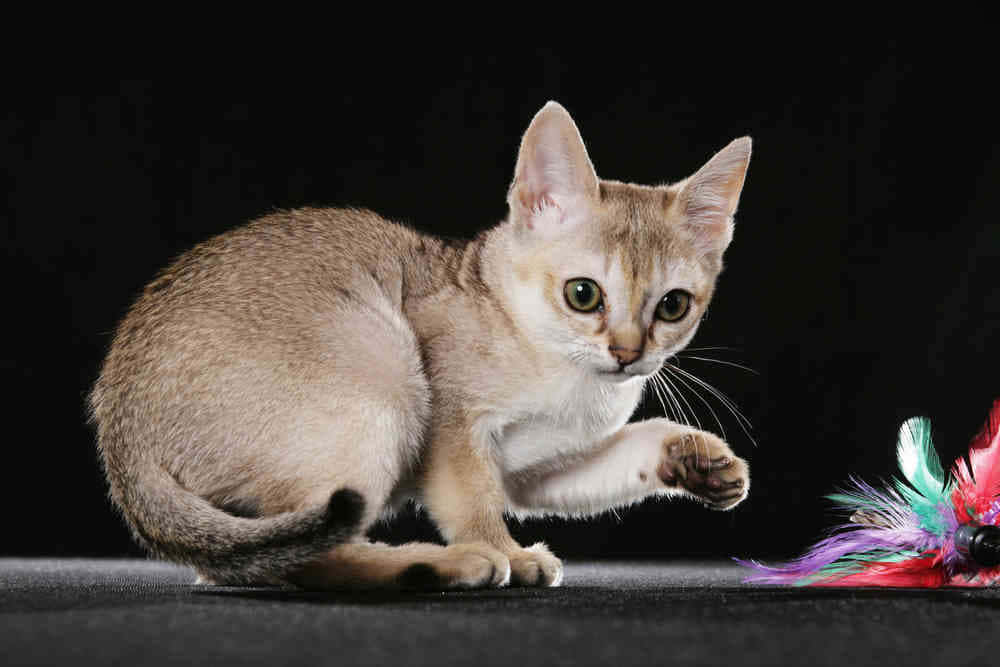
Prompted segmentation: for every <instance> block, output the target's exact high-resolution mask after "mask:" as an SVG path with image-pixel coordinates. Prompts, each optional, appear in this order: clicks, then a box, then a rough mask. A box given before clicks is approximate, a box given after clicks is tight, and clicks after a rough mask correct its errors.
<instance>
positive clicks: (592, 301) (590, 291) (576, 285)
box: [563, 278, 603, 313]
mask: <svg viewBox="0 0 1000 667" xmlns="http://www.w3.org/2000/svg"><path fill="white" fill-rule="evenodd" d="M563 294H565V295H566V303H568V304H569V305H570V308H572V309H573V310H579V311H580V312H581V313H589V312H592V311H595V310H597V309H598V308H600V307H601V305H602V303H603V302H602V300H601V288H600V287H598V285H597V283H595V282H594V281H593V280H591V279H589V278H574V279H573V280H567V281H566V287H564V288H563Z"/></svg>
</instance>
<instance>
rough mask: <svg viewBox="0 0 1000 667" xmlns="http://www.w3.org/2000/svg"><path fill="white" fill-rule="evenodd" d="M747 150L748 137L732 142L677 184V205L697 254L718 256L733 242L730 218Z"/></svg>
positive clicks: (743, 172)
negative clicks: (698, 251) (716, 254)
mask: <svg viewBox="0 0 1000 667" xmlns="http://www.w3.org/2000/svg"><path fill="white" fill-rule="evenodd" d="M750 148H751V141H750V137H741V138H739V139H734V140H733V141H732V142H730V144H729V145H728V146H726V147H725V148H723V149H722V150H721V151H719V152H718V153H716V154H715V155H714V156H713V157H712V159H711V160H709V161H708V162H707V163H705V166H703V167H702V168H701V169H699V170H698V171H697V172H695V174H694V175H693V176H691V177H690V178H688V179H686V180H685V181H684V182H682V183H681V184H680V188H681V189H680V195H679V196H678V197H677V202H678V205H679V206H680V207H681V213H682V214H683V216H684V219H685V224H686V225H687V227H688V230H689V232H690V233H691V235H692V237H693V239H694V242H695V246H696V247H697V248H698V249H699V250H700V251H701V252H704V253H706V254H707V253H721V252H722V251H723V250H725V249H726V247H727V246H728V245H729V242H730V241H731V240H732V239H733V215H734V214H735V213H736V206H737V205H738V204H739V201H740V192H742V190H743V181H744V179H745V178H746V173H747V166H748V165H749V164H750Z"/></svg>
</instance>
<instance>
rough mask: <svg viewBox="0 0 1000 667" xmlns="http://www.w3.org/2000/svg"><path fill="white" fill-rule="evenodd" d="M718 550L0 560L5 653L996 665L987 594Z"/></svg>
mask: <svg viewBox="0 0 1000 667" xmlns="http://www.w3.org/2000/svg"><path fill="white" fill-rule="evenodd" d="M741 574H742V573H741V571H740V569H739V568H737V567H736V566H735V565H732V564H729V563H678V562H663V563H607V562H602V563H595V562H590V563H572V562H571V563H568V564H567V571H566V579H565V584H564V587H562V588H559V589H546V590H529V589H510V590H500V591H483V592H474V591H470V592H461V593H445V594H417V595H393V596H384V595H383V596H379V595H344V594H336V595H335V594H318V593H304V592H295V591H281V590H273V589H242V590H241V589H233V588H221V587H197V586H193V585H191V581H192V579H193V575H192V573H191V572H190V571H189V570H186V569H183V568H178V567H174V566H171V565H166V564H162V563H155V562H148V561H136V560H132V561H129V560H42V559H37V560H14V559H0V591H2V592H0V647H2V649H3V654H4V663H5V664H10V665H33V664H79V663H81V662H95V663H102V664H178V665H180V664H184V665H192V664H239V663H242V664H245V663H255V664H268V665H278V664H311V665H312V664H342V665H368V664H412V665H447V664H476V665H494V664H496V665H527V664H543V665H563V664H565V665H607V666H613V665H619V664H621V665H632V664H706V665H713V664H723V663H735V664H768V665H771V664H781V663H786V664H811V665H821V664H831V665H832V664H846V663H854V664H881V665H884V664H896V663H900V664H906V665H915V664H916V665H924V664H926V665H958V664H976V665H994V664H997V663H998V661H1000V658H998V656H1000V642H998V640H997V639H995V638H994V637H996V636H997V635H998V629H1000V591H998V590H995V589H991V590H972V591H967V590H937V591H923V590H896V591H884V590H882V591H879V590H858V589H851V590H817V589H773V588H753V587H748V586H744V585H742V584H740V583H739V581H740V576H741Z"/></svg>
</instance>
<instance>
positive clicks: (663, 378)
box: [660, 375, 703, 430]
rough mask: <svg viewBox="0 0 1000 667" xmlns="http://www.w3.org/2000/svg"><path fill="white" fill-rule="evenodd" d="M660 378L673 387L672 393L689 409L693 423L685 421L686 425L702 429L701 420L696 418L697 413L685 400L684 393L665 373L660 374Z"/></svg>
mask: <svg viewBox="0 0 1000 667" xmlns="http://www.w3.org/2000/svg"><path fill="white" fill-rule="evenodd" d="M660 378H661V379H662V380H664V381H666V383H667V384H669V385H670V386H671V387H672V388H673V390H674V394H675V395H676V396H679V397H680V399H681V400H682V401H684V404H685V405H686V406H687V409H688V410H689V411H690V413H691V416H692V417H693V418H694V424H691V422H686V423H687V425H688V426H697V427H698V430H703V429H702V427H701V420H700V419H698V413H697V412H696V411H695V409H694V408H693V407H691V403H690V402H689V401H688V400H687V397H686V396H685V395H684V393H683V392H681V391H680V390H679V389H678V388H677V386H676V385H675V384H674V383H673V382H671V381H670V378H668V377H667V376H666V375H661V376H660Z"/></svg>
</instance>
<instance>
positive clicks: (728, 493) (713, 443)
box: [656, 431, 750, 510]
mask: <svg viewBox="0 0 1000 667" xmlns="http://www.w3.org/2000/svg"><path fill="white" fill-rule="evenodd" d="M656 472H657V475H659V477H660V480H661V481H662V482H663V483H664V484H666V485H667V486H668V487H672V488H680V489H683V490H685V491H687V493H688V494H690V495H691V496H694V498H695V499H697V500H700V501H701V502H702V503H704V504H705V506H707V507H709V508H711V509H715V510H728V509H732V508H733V507H735V506H736V505H738V504H739V503H740V502H742V501H743V499H744V498H746V497H747V493H748V492H749V490H750V467H749V466H748V465H747V462H746V461H744V460H743V459H741V458H739V457H738V456H736V455H735V454H733V450H732V449H730V448H729V445H727V444H726V443H725V442H723V441H722V440H721V439H719V438H718V437H716V436H714V435H712V434H711V433H708V432H706V431H688V432H685V433H682V434H680V435H674V436H671V437H669V438H667V439H666V440H664V442H663V451H662V458H661V460H660V464H659V466H658V467H657V470H656Z"/></svg>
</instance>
